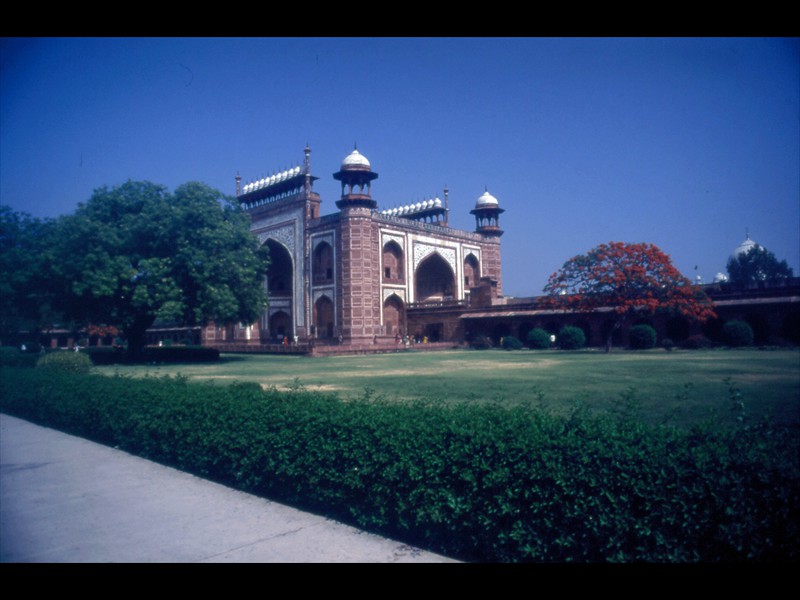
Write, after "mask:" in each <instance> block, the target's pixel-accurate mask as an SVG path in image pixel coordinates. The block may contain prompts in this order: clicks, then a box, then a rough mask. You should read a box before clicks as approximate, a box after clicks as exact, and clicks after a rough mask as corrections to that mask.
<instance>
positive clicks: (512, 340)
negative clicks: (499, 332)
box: [500, 335, 522, 350]
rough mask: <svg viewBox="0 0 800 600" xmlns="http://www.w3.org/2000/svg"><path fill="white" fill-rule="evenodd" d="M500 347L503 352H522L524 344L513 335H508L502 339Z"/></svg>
mask: <svg viewBox="0 0 800 600" xmlns="http://www.w3.org/2000/svg"><path fill="white" fill-rule="evenodd" d="M500 346H501V347H502V348H503V350H521V349H522V342H520V341H519V339H518V338H516V337H514V336H513V335H506V336H503V337H502V338H501V339H500Z"/></svg>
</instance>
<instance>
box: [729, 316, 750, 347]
mask: <svg viewBox="0 0 800 600" xmlns="http://www.w3.org/2000/svg"><path fill="white" fill-rule="evenodd" d="M722 341H723V343H725V345H727V346H732V347H734V348H738V347H740V346H752V345H753V328H752V327H750V324H749V323H747V322H746V321H728V322H727V323H725V325H723V327H722Z"/></svg>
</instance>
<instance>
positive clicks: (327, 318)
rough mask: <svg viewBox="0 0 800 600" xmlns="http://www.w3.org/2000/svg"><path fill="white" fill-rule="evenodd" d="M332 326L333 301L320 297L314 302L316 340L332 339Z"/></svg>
mask: <svg viewBox="0 0 800 600" xmlns="http://www.w3.org/2000/svg"><path fill="white" fill-rule="evenodd" d="M333 325H334V311H333V301H332V300H331V299H330V298H328V297H327V296H320V297H319V298H317V301H316V302H314V327H315V329H316V335H317V337H318V338H332V337H333Z"/></svg>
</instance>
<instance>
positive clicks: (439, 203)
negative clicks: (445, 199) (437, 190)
mask: <svg viewBox="0 0 800 600" xmlns="http://www.w3.org/2000/svg"><path fill="white" fill-rule="evenodd" d="M433 205H434V206H435V207H436V208H441V207H442V201H441V200H440V199H439V198H436V199H435V200H434V201H433Z"/></svg>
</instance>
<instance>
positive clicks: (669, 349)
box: [661, 338, 675, 352]
mask: <svg viewBox="0 0 800 600" xmlns="http://www.w3.org/2000/svg"><path fill="white" fill-rule="evenodd" d="M661 345H662V346H663V347H664V350H666V351H667V352H672V349H673V348H674V347H675V342H673V341H672V339H670V338H664V339H663V340H661Z"/></svg>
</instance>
